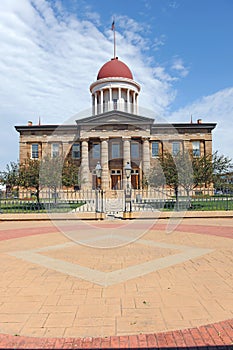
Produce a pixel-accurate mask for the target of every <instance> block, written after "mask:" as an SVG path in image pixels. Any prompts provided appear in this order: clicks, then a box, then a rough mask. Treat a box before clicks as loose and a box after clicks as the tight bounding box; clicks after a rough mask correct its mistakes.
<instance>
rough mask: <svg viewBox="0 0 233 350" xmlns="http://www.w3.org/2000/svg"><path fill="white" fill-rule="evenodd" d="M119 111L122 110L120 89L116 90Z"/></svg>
mask: <svg viewBox="0 0 233 350" xmlns="http://www.w3.org/2000/svg"><path fill="white" fill-rule="evenodd" d="M117 109H119V110H122V101H121V88H120V87H119V89H118V108H117Z"/></svg>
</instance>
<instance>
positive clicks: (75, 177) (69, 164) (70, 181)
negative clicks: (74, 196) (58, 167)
mask: <svg viewBox="0 0 233 350" xmlns="http://www.w3.org/2000/svg"><path fill="white" fill-rule="evenodd" d="M62 185H63V186H65V187H66V188H67V189H68V188H70V187H72V186H79V185H80V183H79V166H78V165H77V163H76V162H75V161H74V160H73V159H66V160H65V162H64V165H63V169H62Z"/></svg>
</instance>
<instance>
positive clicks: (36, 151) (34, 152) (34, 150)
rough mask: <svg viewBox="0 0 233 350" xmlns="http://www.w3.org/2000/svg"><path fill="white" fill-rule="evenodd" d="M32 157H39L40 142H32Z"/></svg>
mask: <svg viewBox="0 0 233 350" xmlns="http://www.w3.org/2000/svg"><path fill="white" fill-rule="evenodd" d="M32 158H33V159H38V158H39V145H38V143H33V144H32Z"/></svg>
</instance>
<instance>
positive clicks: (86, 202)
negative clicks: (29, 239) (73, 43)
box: [0, 190, 233, 214]
mask: <svg viewBox="0 0 233 350" xmlns="http://www.w3.org/2000/svg"><path fill="white" fill-rule="evenodd" d="M110 192H111V191H101V195H98V196H97V192H96V191H95V190H85V191H83V190H79V191H60V192H57V193H51V192H45V191H44V192H43V193H41V195H40V201H39V202H38V201H37V198H36V196H35V194H34V193H33V192H20V193H18V195H15V194H14V195H11V196H5V195H4V194H3V193H1V195H0V213H2V214H8V213H10V214H11V213H12V214H14V213H46V212H54V213H55V212H58V213H67V212H74V211H82V212H95V211H99V210H100V209H101V210H102V211H106V212H107V211H114V210H115V211H121V210H122V211H124V210H125V206H124V202H125V200H126V199H125V198H123V197H124V196H125V194H124V191H112V192H113V193H110ZM113 194H114V195H113ZM118 195H119V196H118ZM118 197H119V198H118ZM127 200H130V203H131V205H130V208H131V210H132V211H151V210H152V211H156V210H159V211H171V210H177V211H178V210H179V211H182V210H196V211H208V210H233V195H232V194H228V195H227V194H219V195H213V194H212V195H205V196H203V195H200V196H198V195H195V196H191V197H190V198H188V197H184V196H179V197H178V200H176V198H175V197H174V196H168V195H166V196H161V193H160V194H158V193H157V192H155V191H137V190H132V191H131V198H130V199H129V198H127ZM100 201H101V203H100ZM120 207H122V209H121V208H120ZM110 209H111V210H110Z"/></svg>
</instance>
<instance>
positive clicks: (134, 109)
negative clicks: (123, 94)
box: [132, 91, 136, 114]
mask: <svg viewBox="0 0 233 350" xmlns="http://www.w3.org/2000/svg"><path fill="white" fill-rule="evenodd" d="M135 95H136V92H135V91H133V108H132V112H133V113H134V114H135V113H136V106H135V104H136V99H135Z"/></svg>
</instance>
